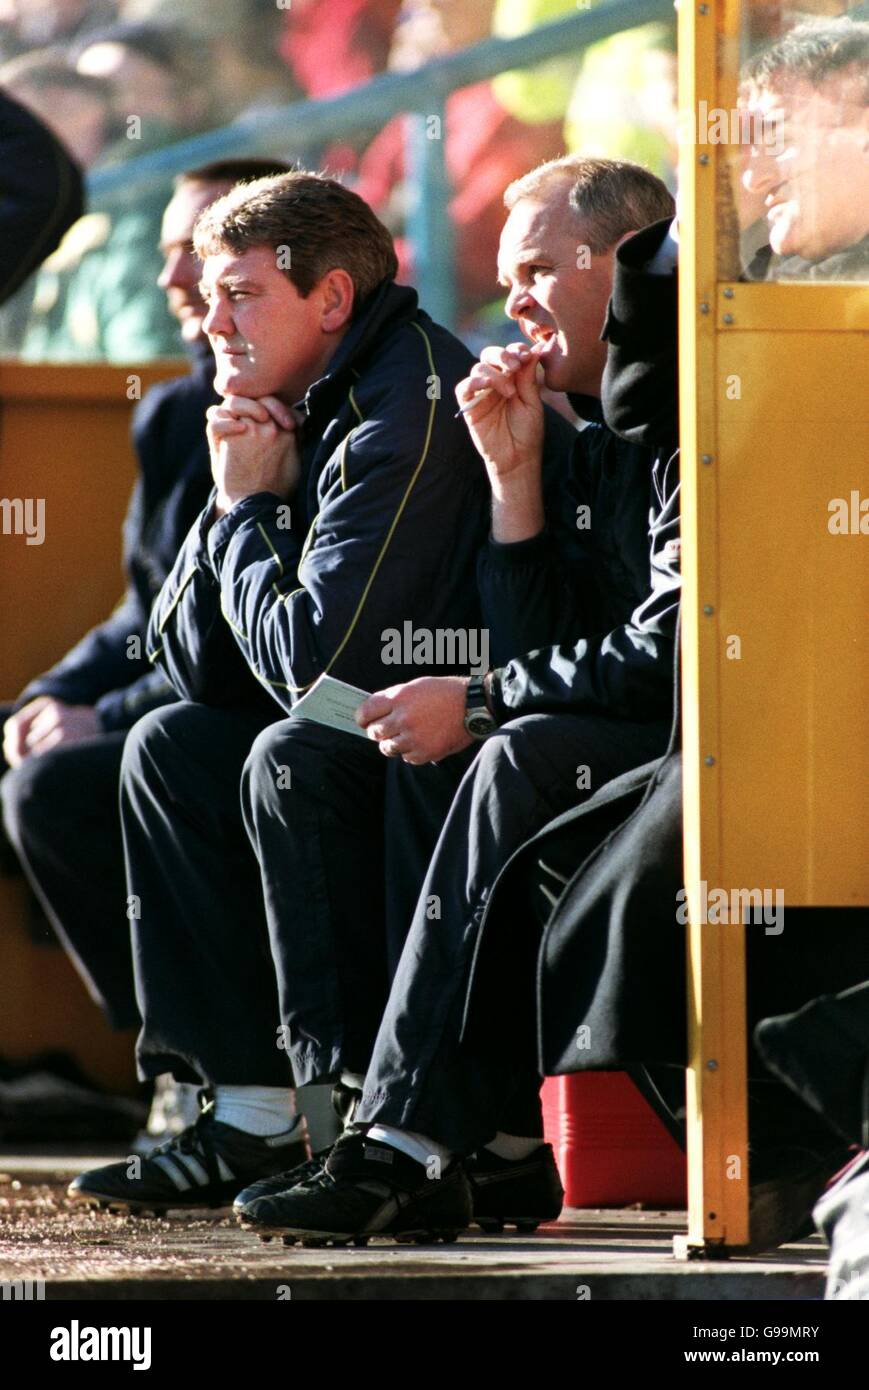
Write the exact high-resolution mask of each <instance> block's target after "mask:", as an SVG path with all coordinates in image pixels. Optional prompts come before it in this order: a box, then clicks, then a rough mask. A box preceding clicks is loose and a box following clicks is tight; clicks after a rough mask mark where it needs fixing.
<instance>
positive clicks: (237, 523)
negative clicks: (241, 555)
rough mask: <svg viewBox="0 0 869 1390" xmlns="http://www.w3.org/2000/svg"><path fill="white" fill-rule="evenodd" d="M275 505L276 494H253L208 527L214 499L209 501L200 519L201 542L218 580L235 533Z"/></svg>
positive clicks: (279, 500)
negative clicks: (207, 507)
mask: <svg viewBox="0 0 869 1390" xmlns="http://www.w3.org/2000/svg"><path fill="white" fill-rule="evenodd" d="M275 503H277V504H278V505H279V506H280V505H281V498H280V497H278V495H277V493H276V492H255V493H253V494H252V495H251V496H250V497H243V498H242V500H241V501H240V502H236V504H235V506H234V507H233V508H232V510H231V511H228V512H227V513H226V515H225V516H222V517H219V518H218V520H217V521H215V522H214V523H213V524H212V525H211V526H209V525H208V518H209V517H210V516H211V512H212V509H213V506H214V498H212V499H211V505H210V506H209V509H208V511H207V512H206V513H205V514H204V516H203V519H202V524H203V540H204V544H205V550H206V553H207V555H208V559H209V562H210V564H211V568H212V570H213V571H214V573H215V575H216V576H217V578H218V579H219V578H220V567H221V565H222V564H223V561H224V559H225V557H226V552H227V550H228V548H229V543H230V541H231V540H232V538H233V536H234V535H235V533H236V531H238V530H239V528H240V527H241V526H243V525H244V523H245V522H246V521H250V520H251V519H252V518H253V519H255V518H256V517H258V516H261V515H262V514H263V512H264V511H265V510H266V508H268V509H269V510H270V511H271V510H273V508H274V506H275Z"/></svg>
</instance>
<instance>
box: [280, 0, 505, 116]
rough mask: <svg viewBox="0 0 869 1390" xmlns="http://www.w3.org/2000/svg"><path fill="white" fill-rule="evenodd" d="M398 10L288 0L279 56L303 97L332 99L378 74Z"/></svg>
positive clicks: (395, 1) (345, 0) (340, 1)
mask: <svg viewBox="0 0 869 1390" xmlns="http://www.w3.org/2000/svg"><path fill="white" fill-rule="evenodd" d="M463 3H464V7H465V8H466V9H467V10H469V11H471V12H473V11H474V10H475V9H477V8H478V6H479V0H473V3H471V4H469V3H468V0H463ZM483 7H484V8H485V0H483ZM400 8H402V6H401V0H293V4H292V7H291V8H290V9H288V10H287V11H286V12H285V14H284V22H285V25H286V28H285V33H284V39H283V43H282V44H281V52H282V54H283V56H284V58H285V59H286V61H287V62H288V63H289V65H290V69H291V71H292V74H293V76H294V77H295V79H296V81H297V83H298V84H299V86H300V88H301V89H302V91H303V92H304V93H305V95H306V96H308V97H334V96H337V95H338V94H339V93H340V92H346V91H348V90H349V89H350V88H351V87H356V86H358V85H359V84H360V83H361V82H367V81H368V80H369V79H370V78H372V77H374V76H375V75H376V74H377V73H378V72H382V71H383V69H384V68H385V67H386V64H387V59H388V57H389V53H390V46H391V44H392V36H393V31H394V28H395V23H396V19H397V17H398V13H399V9H400Z"/></svg>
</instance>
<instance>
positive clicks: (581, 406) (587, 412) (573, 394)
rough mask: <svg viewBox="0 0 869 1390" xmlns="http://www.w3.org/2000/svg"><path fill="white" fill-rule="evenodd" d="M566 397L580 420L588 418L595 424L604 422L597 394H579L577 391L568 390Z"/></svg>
mask: <svg viewBox="0 0 869 1390" xmlns="http://www.w3.org/2000/svg"><path fill="white" fill-rule="evenodd" d="M567 399H568V400H569V401H570V404H571V405H572V406H573V409H574V410H575V411H576V413H577V415H578V416H579V418H580V419H581V420H590V421H592V423H593V424H595V425H602V424H603V423H604V418H603V409H602V407H601V403H600V401H599V400H598V398H597V396H581V395H580V394H579V392H578V391H568V393H567Z"/></svg>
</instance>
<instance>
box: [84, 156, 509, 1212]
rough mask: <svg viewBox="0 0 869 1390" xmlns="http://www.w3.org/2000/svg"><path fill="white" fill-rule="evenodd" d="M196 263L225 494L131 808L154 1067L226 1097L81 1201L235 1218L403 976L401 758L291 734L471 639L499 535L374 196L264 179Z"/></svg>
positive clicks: (351, 1081) (202, 230)
mask: <svg viewBox="0 0 869 1390" xmlns="http://www.w3.org/2000/svg"><path fill="white" fill-rule="evenodd" d="M196 247H197V249H198V251H199V253H200V254H201V256H202V257H203V281H202V283H203V292H204V294H205V296H206V298H207V300H208V302H209V306H210V307H209V312H208V316H207V319H206V323H205V329H206V332H207V333H208V335H209V337H210V339H211V343H212V346H213V348H214V352H215V359H216V362H217V373H216V377H215V384H216V386H217V390H218V392H219V393H220V395H221V396H222V397H223V400H222V402H221V404H220V405H219V406H216V407H214V408H212V410H210V411H209V425H208V435H209V441H210V448H211V461H212V470H213V474H214V480H215V484H216V488H215V491H214V494H213V497H212V500H211V502H210V503H209V505H208V506H207V507H206V508H205V510H204V511H203V513H202V514H201V516H200V518H199V519H198V521H197V522H196V523H195V524H194V526H193V528H192V530H191V532H190V535H189V536H188V538H187V541H186V542H185V544H184V546H183V547H182V549H181V552H180V554H179V557H178V560H177V562H176V564H175V567H174V569H173V572H172V574H171V576H170V578H169V579H168V581H167V582H166V584H165V585H164V588H163V590H162V593H161V594H160V595H159V597H158V599H157V602H156V604H155V607H154V612H153V615H152V621H151V628H150V644H151V645H150V651H151V655H152V659H153V660H154V662H155V663H156V664H157V665H158V666H159V668H160V669H161V670H163V671H164V672H165V673H166V674H167V675H168V677H169V679H170V681H171V683H172V685H173V687H174V689H175V690H176V691H177V692H178V694H180V695H181V696H182V697H183V699H182V702H181V703H180V704H178V705H176V706H174V707H173V708H172V709H170V710H165V711H158V712H156V713H154V714H151V715H149V716H148V717H146V718H145V719H143V720H142V721H141V722H140V723H139V725H138V726H137V729H136V733H135V736H134V737H133V739H132V740H131V742H130V743H129V746H128V748H127V753H126V757H125V764H124V772H123V776H122V782H123V791H122V816H123V820H124V828H125V845H126V853H127V866H128V876H129V883H128V887H129V890H130V892H131V893H132V894H133V895H134V899H135V901H136V902H137V903H138V904H140V909H139V910H140V914H141V915H140V916H139V917H138V918H137V920H135V921H134V923H133V941H134V953H135V962H136V976H137V986H138V994H139V1000H140V1003H141V1006H142V1016H143V1028H142V1033H141V1035H140V1039H139V1045H138V1050H137V1059H138V1065H139V1071H140V1075H142V1076H143V1077H147V1076H152V1075H155V1074H156V1073H158V1072H161V1071H164V1070H167V1069H171V1070H172V1071H173V1073H174V1075H175V1076H176V1077H177V1078H178V1079H184V1080H190V1081H201V1082H204V1083H206V1084H208V1085H209V1086H211V1087H213V1092H214V1103H213V1106H209V1107H207V1108H206V1109H205V1110H204V1111H203V1114H202V1116H201V1117H200V1119H199V1120H198V1121H197V1122H196V1124H195V1125H194V1126H192V1127H191V1129H190V1130H188V1131H187V1132H186V1133H185V1134H184V1135H182V1136H181V1137H180V1139H179V1140H178V1142H177V1143H176V1144H173V1145H170V1146H169V1147H168V1148H166V1149H165V1150H164V1151H163V1152H161V1153H160V1154H159V1155H158V1156H157V1157H156V1158H155V1160H154V1161H153V1162H148V1161H146V1162H145V1163H144V1164H143V1168H142V1173H141V1175H140V1176H139V1177H137V1178H130V1177H129V1176H128V1173H127V1165H126V1164H124V1163H122V1164H117V1165H111V1166H110V1167H108V1168H105V1169H100V1170H97V1171H96V1172H93V1173H87V1174H84V1175H82V1177H81V1178H79V1179H77V1180H76V1182H75V1183H74V1184H73V1186H72V1188H71V1195H72V1196H73V1197H74V1198H78V1199H82V1200H85V1201H89V1202H97V1203H107V1204H109V1205H117V1206H123V1207H124V1208H125V1209H127V1210H132V1211H135V1210H142V1209H149V1208H156V1209H166V1208H167V1207H175V1206H185V1205H186V1206H192V1205H220V1204H222V1203H224V1202H226V1201H228V1200H231V1199H232V1198H233V1197H234V1196H235V1195H236V1194H237V1193H238V1191H239V1190H240V1189H241V1188H242V1187H244V1186H245V1184H246V1183H249V1182H250V1181H252V1180H253V1179H254V1178H259V1177H263V1176H267V1175H270V1174H273V1173H275V1172H277V1171H279V1170H285V1169H288V1168H290V1167H292V1166H294V1165H295V1164H297V1163H299V1162H300V1161H302V1160H303V1159H304V1158H306V1157H307V1145H306V1133H305V1124H304V1118H303V1117H302V1116H298V1115H296V1112H295V1098H294V1092H293V1090H292V1087H291V1083H292V1081H293V1080H295V1083H296V1085H304V1084H305V1083H307V1082H310V1081H323V1080H332V1081H334V1082H335V1083H337V1084H336V1092H337V1096H336V1104H337V1106H338V1107H341V1108H343V1107H344V1105H345V1104H348V1103H352V1094H353V1092H354V1091H356V1092H358V1090H359V1089H361V1081H362V1076H363V1075H364V1072H365V1069H366V1067H367V1065H368V1059H369V1057H370V1053H371V1047H372V1045H373V1040H374V1035H375V1033H376V1030H377V1025H378V1022H379V1019H380V1016H381V1013H382V1010H383V1005H384V1002H385V999H386V994H387V985H388V977H387V964H386V954H385V941H384V927H383V907H382V903H383V795H384V791H383V787H384V780H385V773H386V767H387V765H386V763H385V762H384V760H383V759H382V758H381V757H380V756H379V755H378V752H377V749H376V748H375V747H374V745H373V744H372V743H371V742H368V741H366V740H365V739H363V738H361V737H359V736H358V733H357V731H356V730H355V726H353V729H354V732H345V731H344V730H343V729H342V728H340V727H337V728H336V727H329V726H328V725H327V724H324V723H321V722H315V721H313V720H307V719H299V718H293V719H286V718H284V719H281V718H280V717H279V716H280V713H281V712H284V713H285V714H288V713H290V712H291V711H292V710H293V708H294V706H295V705H296V703H297V702H298V700H299V698H300V697H301V696H302V695H303V694H305V693H306V692H308V691H310V690H311V688H312V686H313V685H314V684H315V682H316V681H317V679H318V678H319V677H320V676H323V675H327V674H328V675H329V676H330V677H333V678H337V680H339V681H343V682H345V683H346V684H348V685H350V686H353V687H356V688H359V689H361V690H362V691H366V690H370V689H373V688H374V687H375V686H376V685H379V684H382V682H383V673H384V647H385V639H386V637H387V633H388V632H390V631H391V630H394V629H399V630H402V629H403V628H404V627H405V626H407V625H409V627H410V629H411V630H412V631H414V632H418V631H421V632H423V633H424V634H425V633H428V634H429V635H430V636H431V635H432V634H434V635H437V634H438V633H441V634H443V633H447V632H449V633H455V632H464V633H468V632H469V631H470V630H473V629H477V628H478V627H479V600H478V596H477V590H476V583H475V578H474V564H475V559H476V555H477V551H478V549H479V547H480V544H481V542H482V540H483V538H484V535H485V522H486V500H487V499H486V488H485V478H484V475H483V470H482V469H481V468H480V465H479V460H478V458H477V455H476V453H475V451H474V449H473V446H472V445H471V443H470V440H469V439H468V435H467V430H466V429H465V426H464V424H463V422H462V421H461V420H456V419H455V418H454V411H453V409H452V408H451V405H450V401H451V397H452V394H453V391H454V388H455V386H456V384H457V383H458V381H459V380H460V379H461V378H462V376H464V375H465V374H466V373H467V371H468V370H469V367H470V365H471V363H472V358H471V356H470V354H469V353H468V352H467V350H466V349H465V348H464V347H463V346H462V345H461V344H460V343H459V342H458V340H457V339H455V338H454V337H453V336H452V335H451V334H450V333H448V332H447V331H446V330H445V329H443V328H441V327H440V326H439V325H437V324H435V323H433V322H432V321H431V319H429V317H428V316H427V315H426V314H425V313H424V312H423V311H422V310H420V309H419V308H418V305H417V297H416V294H415V292H414V291H413V290H411V289H408V288H404V287H401V286H398V285H396V284H395V283H394V275H395V270H396V258H395V252H394V249H393V245H392V239H391V237H390V235H389V233H388V232H387V230H386V228H385V227H384V226H383V225H382V224H381V223H380V222H379V221H378V220H377V218H376V217H375V216H374V214H373V212H372V211H371V209H370V208H369V207H368V206H367V205H366V204H365V203H364V202H363V201H362V199H361V198H359V197H358V196H357V195H356V194H355V193H353V192H351V191H350V190H348V189H346V188H344V187H343V186H342V185H341V184H339V183H336V182H335V181H333V180H331V179H328V178H325V177H324V176H321V175H318V174H313V173H308V172H306V171H297V172H294V173H291V174H286V175H284V176H283V177H282V178H279V179H269V180H260V181H259V182H257V183H254V184H251V185H250V186H248V187H246V188H242V189H237V190H235V191H234V192H233V193H232V194H230V195H229V196H228V197H226V198H224V199H222V200H221V201H220V202H219V203H217V204H215V205H214V206H213V207H212V208H210V209H209V210H208V212H207V213H206V214H205V215H204V216H203V218H202V219H201V220H200V222H199V224H198V226H197V230H196ZM440 645H441V648H442V651H443V652H444V653H445V652H446V646H445V644H440ZM437 648H438V644H437V643H435V644H434V649H435V651H437ZM455 668H456V662H455V661H454V660H451V659H450V658H449V656H446V655H444V656H443V659H441V660H438V659H437V656H436V657H435V664H434V665H433V667H432V666H430V667H429V669H435V670H438V671H445V672H447V671H452V670H455ZM392 669H394V671H395V674H396V676H397V677H398V678H399V679H410V678H411V677H412V676H413V675H414V674H416V672H417V670H418V669H419V667H418V666H416V665H415V662H414V656H413V654H408V653H407V652H405V653H404V654H403V655H402V656H401V659H400V661H399V664H398V665H397V666H395V667H394V668H392ZM360 698H361V697H360ZM263 701H265V704H266V706H267V708H264V707H263ZM248 837H249V839H250V843H249V839H248ZM263 906H264V908H265V912H264V914H263ZM276 976H277V980H276ZM288 1059H289V1061H290V1062H291V1064H292V1074H291V1072H290V1069H289V1067H288ZM342 1086H343V1087H344V1089H343V1090H342ZM348 1092H349V1093H350V1095H349V1099H348Z"/></svg>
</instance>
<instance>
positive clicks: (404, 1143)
mask: <svg viewBox="0 0 869 1390" xmlns="http://www.w3.org/2000/svg"><path fill="white" fill-rule="evenodd" d="M366 1138H368V1139H379V1140H380V1142H381V1144H389V1145H390V1147H391V1148H393V1149H398V1150H399V1151H400V1152H401V1153H403V1154H407V1156H408V1158H415V1159H416V1161H417V1163H421V1164H422V1165H423V1166H424V1167H425V1166H427V1164H428V1161H429V1159H430V1158H439V1159H440V1161H441V1163H442V1164H447V1163H449V1161H450V1159H451V1158H452V1156H453V1151H452V1149H447V1148H445V1147H444V1145H443V1144H438V1143H437V1141H436V1140H434V1139H429V1137H428V1135H427V1134H414V1133H413V1131H412V1130H409V1129H393V1127H392V1125H372V1126H371V1128H370V1129H369V1131H368V1133H367V1135H366Z"/></svg>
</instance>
